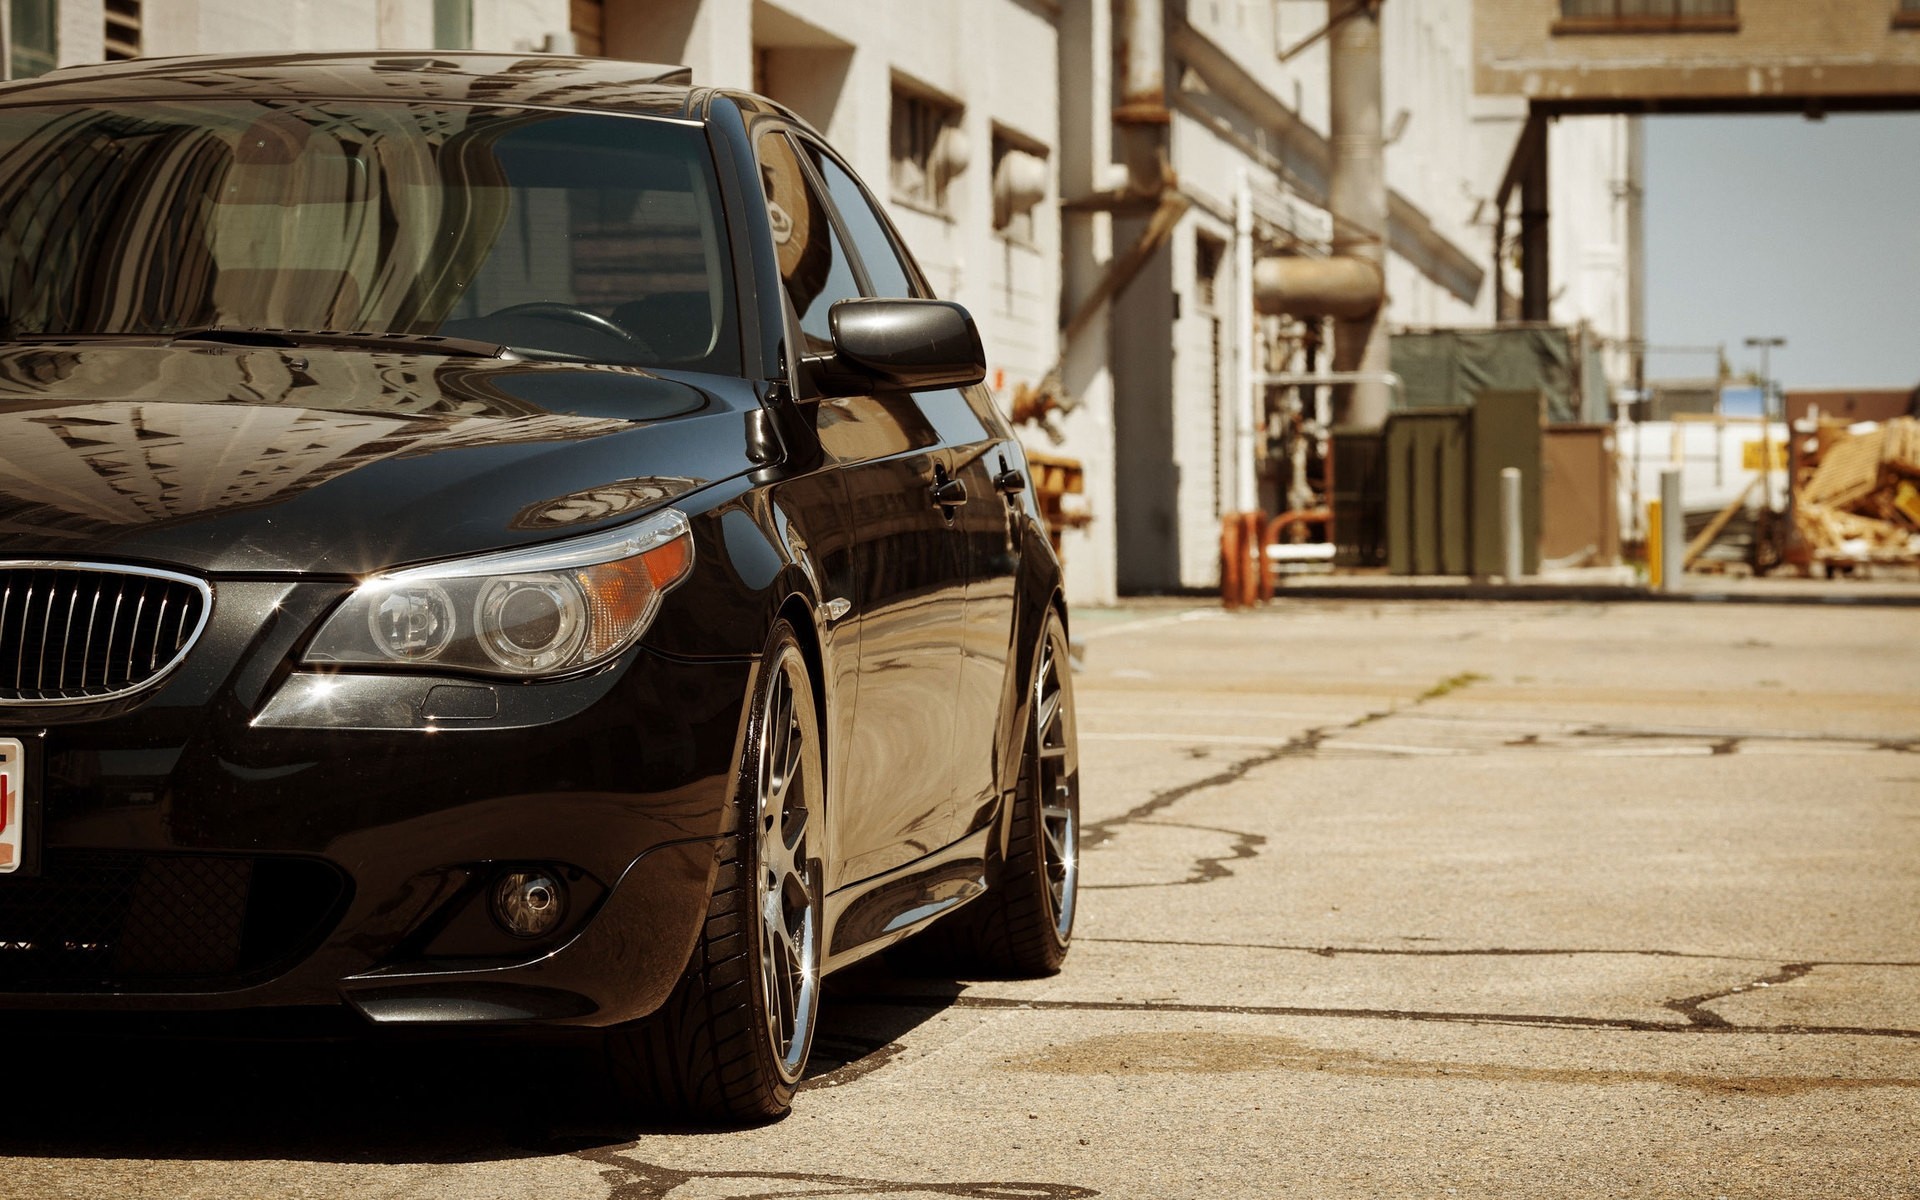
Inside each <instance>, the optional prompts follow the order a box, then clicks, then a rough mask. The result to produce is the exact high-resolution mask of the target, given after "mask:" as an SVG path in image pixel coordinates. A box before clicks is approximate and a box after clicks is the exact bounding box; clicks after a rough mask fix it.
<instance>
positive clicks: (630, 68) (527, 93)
mask: <svg viewBox="0 0 1920 1200" xmlns="http://www.w3.org/2000/svg"><path fill="white" fill-rule="evenodd" d="M702 95H703V93H702V92H701V91H700V90H697V89H695V88H694V87H693V72H692V71H691V70H689V69H688V68H686V67H679V66H669V65H664V64H660V63H641V62H627V61H624V60H620V59H609V58H578V57H574V56H571V55H563V54H490V53H480V52H475V51H468V50H454V51H444V50H382V51H347V52H337V53H329V54H246V55H197V56H193V57H186V58H150V59H135V60H131V61H128V62H116V63H102V64H98V65H94V66H84V67H67V68H64V69H62V70H58V71H53V72H50V73H49V74H46V75H42V76H40V77H38V78H36V79H30V80H23V81H21V82H18V83H13V84H8V85H6V86H5V87H0V105H14V104H60V103H76V102H97V101H100V100H113V101H126V100H141V99H161V98H166V99H175V100H177V99H182V98H185V97H194V98H207V99H225V98H242V99H276V98H279V99H296V98H297V99H326V100H430V101H443V102H448V103H458V104H490V105H496V104H497V105H506V106H532V107H544V108H586V109H603V110H607V111H612V112H639V113H646V114H649V115H652V116H662V117H680V118H692V117H697V115H698V113H697V111H696V109H697V107H698V102H699V100H700V99H701V97H702Z"/></svg>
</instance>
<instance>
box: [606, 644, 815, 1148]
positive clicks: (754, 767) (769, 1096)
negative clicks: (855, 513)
mask: <svg viewBox="0 0 1920 1200" xmlns="http://www.w3.org/2000/svg"><path fill="white" fill-rule="evenodd" d="M748 721H749V724H748V728H747V737H746V743H745V746H746V749H745V752H744V755H745V756H744V758H743V761H742V762H741V764H740V775H739V796H738V802H737V803H738V807H737V814H738V821H737V827H736V829H735V830H734V832H733V833H732V834H731V835H730V836H729V837H727V838H726V839H724V842H723V845H722V850H721V854H720V862H719V866H718V870H717V871H716V873H715V877H714V885H713V900H712V902H711V904H710V905H709V906H708V909H707V921H706V925H705V927H704V929H703V930H702V932H701V935H700V940H699V943H698V944H697V945H696V946H695V947H694V951H693V958H692V960H691V961H690V962H689V963H688V964H687V970H686V973H685V974H683V975H682V976H681V978H680V982H679V983H678V984H677V985H676V986H675V988H674V991H673V995H672V996H671V997H669V998H668V1000H667V1002H666V1003H665V1004H664V1005H662V1006H661V1008H660V1011H659V1012H657V1013H655V1014H654V1015H653V1016H652V1017H649V1018H647V1019H646V1020H644V1021H640V1022H637V1023H635V1024H634V1025H631V1026H626V1027H623V1028H620V1029H617V1030H615V1031H614V1032H613V1033H612V1034H611V1035H610V1036H609V1039H608V1064H609V1066H610V1068H611V1071H612V1075H613V1079H614V1082H615V1084H616V1085H617V1086H618V1087H619V1088H620V1089H621V1091H622V1092H623V1093H625V1094H626V1095H627V1096H628V1097H629V1098H630V1099H633V1100H635V1101H638V1102H639V1103H640V1104H641V1105H643V1106H645V1107H649V1108H659V1109H664V1110H667V1111H670V1112H673V1113H678V1114H684V1115H688V1116H694V1117H704V1118H707V1119H711V1120H716V1121H726V1122H735V1121H742V1120H755V1119H762V1118H766V1117H777V1116H781V1115H783V1114H784V1113H785V1112H786V1111H787V1110H788V1108H790V1107H791V1106H792V1104H793V1089H794V1085H795V1084H796V1083H798V1082H799V1080H800V1075H801V1072H803V1071H804V1070H805V1069H806V1065H807V1052H808V1050H809V1049H810V1048H811V1046H812V1043H813V1026H814V1017H815V1014H816V1013H817V1012H818V1010H819V1004H820V931H821V921H820V918H821V910H820V880H821V868H820V861H821V854H820V847H819V846H818V845H817V840H818V832H817V831H818V829H819V828H820V826H819V824H818V823H817V822H816V821H815V819H814V818H815V817H816V815H817V812H818V805H819V803H820V797H821V796H822V795H823V794H824V793H823V790H822V776H821V766H820V763H821V758H820V742H819V722H818V719H817V717H816V715H815V710H814V704H813V688H812V685H811V684H810V683H809V682H808V676H807V665H806V659H805V658H804V657H803V656H802V655H801V653H800V645H799V642H798V641H797V640H796V639H795V638H794V634H793V630H792V629H791V628H790V627H789V626H788V625H787V624H786V622H784V621H783V622H780V623H779V624H777V625H775V626H774V629H773V633H772V635H771V636H770V637H769V639H768V644H767V651H766V655H765V657H764V658H763V659H762V667H761V674H760V683H759V686H758V689H757V691H756V692H755V694H754V700H753V707H752V709H751V711H750V715H749V717H748Z"/></svg>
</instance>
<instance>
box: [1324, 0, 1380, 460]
mask: <svg viewBox="0 0 1920 1200" xmlns="http://www.w3.org/2000/svg"><path fill="white" fill-rule="evenodd" d="M1327 20H1328V22H1329V24H1331V25H1332V26H1333V32H1332V34H1331V35H1330V38H1329V72H1330V78H1329V81H1328V83H1329V91H1330V100H1331V113H1330V117H1331V120H1330V124H1331V127H1332V128H1331V133H1332V136H1331V137H1330V139H1329V140H1330V141H1331V143H1332V148H1333V175H1332V179H1331V180H1330V181H1329V184H1330V186H1329V187H1328V201H1329V207H1330V208H1331V209H1332V210H1333V253H1334V255H1335V256H1336V257H1348V258H1357V259H1361V260H1364V261H1366V262H1369V263H1372V264H1373V266H1374V268H1375V269H1376V270H1378V271H1379V272H1380V277H1381V278H1382V279H1384V278H1385V277H1386V268H1387V263H1386V259H1387V175H1386V163H1385V146H1384V142H1383V139H1382V137H1381V124H1380V110H1381V98H1380V13H1379V0H1327ZM1385 316H1386V302H1385V298H1384V296H1383V298H1382V302H1381V304H1380V306H1379V307H1378V308H1376V309H1374V310H1373V311H1372V312H1369V313H1367V314H1366V315H1364V316H1359V317H1341V318H1338V319H1337V320H1336V322H1335V326H1334V341H1333V365H1334V370H1336V371H1360V372H1368V373H1374V374H1380V373H1384V372H1386V371H1387V370H1388V369H1389V368H1390V366H1391V360H1390V357H1389V354H1388V344H1387V328H1386V321H1385V319H1384V318H1385ZM1346 390H1347V392H1348V394H1347V397H1346V403H1345V405H1337V404H1336V406H1335V411H1334V422H1335V423H1336V424H1338V425H1351V426H1357V427H1361V428H1368V429H1377V428H1379V427H1380V426H1381V425H1382V424H1383V423H1384V422H1385V421H1386V419H1387V409H1388V393H1387V385H1386V383H1385V382H1384V381H1376V382H1368V383H1356V384H1352V385H1350V388H1349V389H1346Z"/></svg>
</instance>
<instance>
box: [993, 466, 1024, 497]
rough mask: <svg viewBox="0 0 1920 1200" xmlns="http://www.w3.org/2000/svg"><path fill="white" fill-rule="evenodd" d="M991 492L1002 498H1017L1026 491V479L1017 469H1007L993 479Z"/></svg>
mask: <svg viewBox="0 0 1920 1200" xmlns="http://www.w3.org/2000/svg"><path fill="white" fill-rule="evenodd" d="M993 490H994V491H996V492H999V493H1000V494H1001V495H1002V496H1018V495H1019V494H1020V493H1021V492H1024V491H1026V490H1027V477H1026V476H1025V475H1022V474H1021V473H1020V468H1019V467H1008V468H1007V469H1006V470H1004V471H1002V472H1000V473H999V474H998V475H995V476H994V477H993Z"/></svg>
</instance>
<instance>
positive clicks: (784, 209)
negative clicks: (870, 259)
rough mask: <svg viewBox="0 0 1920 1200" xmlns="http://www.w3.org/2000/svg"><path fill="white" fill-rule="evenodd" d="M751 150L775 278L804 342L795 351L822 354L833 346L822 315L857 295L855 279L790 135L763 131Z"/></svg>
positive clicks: (857, 285)
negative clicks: (764, 208) (768, 229)
mask: <svg viewBox="0 0 1920 1200" xmlns="http://www.w3.org/2000/svg"><path fill="white" fill-rule="evenodd" d="M756 149H757V152H758V157H759V160H760V184H761V186H762V187H763V188H765V189H766V194H767V217H768V221H769V223H770V224H771V225H772V228H773V248H774V254H775V256H776V257H777V258H778V260H779V263H780V281H781V283H782V284H783V285H785V287H786V291H787V299H788V300H789V301H791V302H792V304H793V311H794V315H795V316H797V317H798V318H799V319H800V332H801V335H802V336H803V338H804V339H805V342H806V344H805V345H804V346H803V347H802V348H801V353H803V354H818V353H824V352H826V351H829V350H831V349H833V337H832V333H831V330H830V327H829V326H828V324H827V313H828V312H829V310H831V309H832V308H833V306H834V304H835V303H836V302H838V301H841V300H849V299H853V298H855V297H857V296H859V295H860V281H859V278H858V277H857V276H856V275H855V274H854V269H853V262H852V260H851V259H850V258H849V257H848V256H847V250H846V247H845V246H844V245H843V244H842V243H841V241H840V235H839V234H838V233H837V232H836V231H835V230H834V227H833V219H832V217H831V215H830V214H829V212H828V209H827V206H826V204H825V202H824V201H823V200H822V199H821V198H820V195H819V193H818V192H817V191H815V189H814V187H813V184H812V181H810V180H809V179H808V178H807V173H806V170H805V169H804V168H803V167H802V166H801V165H800V157H799V154H798V152H797V151H796V150H795V149H794V144H793V141H792V139H791V138H789V137H787V135H785V134H784V133H768V134H764V135H762V136H761V138H760V141H759V143H758V145H757V147H756Z"/></svg>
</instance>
